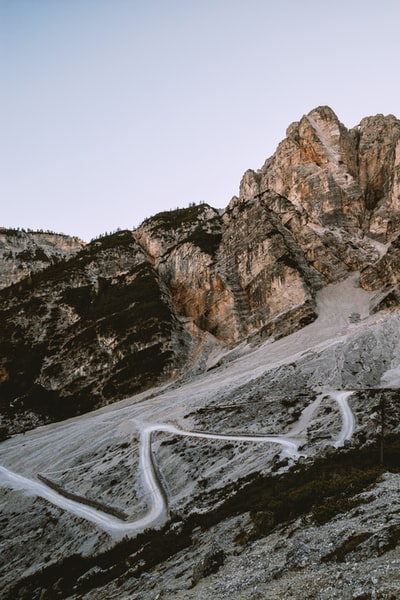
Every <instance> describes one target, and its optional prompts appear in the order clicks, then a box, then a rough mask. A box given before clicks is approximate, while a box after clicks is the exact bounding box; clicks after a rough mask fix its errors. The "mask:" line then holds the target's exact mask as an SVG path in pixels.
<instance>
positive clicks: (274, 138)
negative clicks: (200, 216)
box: [0, 0, 400, 240]
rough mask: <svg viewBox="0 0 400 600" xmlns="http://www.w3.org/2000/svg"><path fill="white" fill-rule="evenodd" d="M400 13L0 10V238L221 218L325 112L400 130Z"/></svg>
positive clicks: (264, 2) (290, 4) (348, 121)
mask: <svg viewBox="0 0 400 600" xmlns="http://www.w3.org/2000/svg"><path fill="white" fill-rule="evenodd" d="M399 23H400V2H398V0H381V1H380V2H377V1H371V0H346V1H345V0H336V1H334V0H330V1H325V0H319V1H317V0H302V1H301V0H279V1H277V0H274V1H270V0H201V1H200V0H198V1H195V0H163V1H161V0H0V56H1V59H0V78H1V79H0V81H1V86H2V90H1V100H0V103H1V112H0V165H1V167H0V169H1V173H0V195H1V218H0V225H2V226H15V227H16V226H20V227H30V228H33V229H34V228H43V229H52V230H55V231H62V232H65V233H69V234H72V235H78V236H80V237H81V238H83V239H86V240H88V239H90V238H91V237H93V236H95V235H97V234H99V233H102V232H104V231H111V230H114V229H116V228H117V227H121V228H125V227H127V228H132V227H133V226H137V225H139V223H140V222H141V221H142V220H143V219H144V218H145V217H147V216H150V215H152V214H155V213H156V212H158V211H161V210H167V209H169V208H175V207H177V206H179V207H184V206H187V205H188V204H189V203H190V202H196V203H197V202H200V201H205V202H208V203H210V204H211V205H213V206H216V207H224V206H226V205H227V203H228V202H229V200H230V199H231V197H232V196H233V195H234V194H237V192H238V186H239V182H240V179H241V177H242V174H243V173H244V171H245V170H246V169H247V168H254V169H257V168H259V167H260V166H261V165H262V164H263V163H264V161H265V159H266V158H267V157H268V156H270V155H271V154H273V152H274V150H275V148H276V146H277V144H278V143H279V142H280V141H281V140H282V139H283V138H284V136H285V130H286V128H287V126H288V125H289V124H290V123H291V122H292V121H295V120H298V119H299V118H301V116H302V115H303V114H305V113H307V112H309V111H310V110H311V109H313V108H315V107H316V106H319V105H321V104H328V105H329V106H331V108H333V110H334V111H335V112H336V114H337V115H338V117H339V118H340V120H341V121H342V122H343V123H344V124H345V125H346V126H348V127H352V126H354V125H356V124H358V123H359V121H360V120H361V119H362V118H363V117H364V116H367V115H372V114H376V113H383V114H388V113H392V114H395V115H396V116H397V117H400V78H399V64H398V61H399V56H400V36H399V33H398V31H399Z"/></svg>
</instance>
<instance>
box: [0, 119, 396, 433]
mask: <svg viewBox="0 0 400 600" xmlns="http://www.w3.org/2000/svg"><path fill="white" fill-rule="evenodd" d="M399 140H400V122H399V121H398V120H397V119H396V118H395V117H393V116H391V115H389V116H386V117H384V116H383V115H377V116H375V117H367V118H365V119H363V120H362V121H361V123H360V124H359V125H358V126H357V127H355V128H353V129H350V130H348V129H347V128H346V127H345V126H344V125H343V124H342V123H340V121H339V120H338V118H337V117H336V115H335V114H334V113H333V111H332V110H331V109H330V108H328V107H319V108H316V109H315V110H313V111H311V112H310V113H309V114H307V115H305V116H303V117H302V118H301V119H300V121H299V122H296V123H293V124H292V125H290V127H289V128H288V130H287V137H286V139H285V140H284V141H283V142H282V143H281V144H280V145H279V146H278V148H277V150H276V152H275V154H274V155H273V156H272V157H271V158H269V159H268V160H267V161H266V162H265V164H264V165H263V166H262V167H261V169H259V170H258V171H253V170H248V171H247V172H246V173H245V174H244V176H243V179H242V182H241V185H240V194H239V197H234V198H233V199H232V200H231V202H230V203H229V205H228V207H227V208H226V209H225V210H223V211H222V210H216V209H214V208H212V207H211V206H209V205H207V204H201V205H199V206H195V205H192V206H190V207H189V208H186V209H177V210H174V211H168V212H164V213H160V214H158V215H156V216H154V217H152V218H149V219H147V220H146V221H144V223H143V224H142V225H141V226H140V227H139V228H138V229H137V230H136V231H134V232H119V233H117V234H114V235H110V236H108V237H105V238H102V239H101V240H97V241H94V242H92V243H91V244H89V245H88V246H87V247H85V248H83V249H82V244H81V243H80V242H79V240H76V239H75V238H67V237H66V236H51V234H31V233H30V234H25V233H22V232H9V231H5V230H1V231H0V244H2V245H0V284H1V285H3V286H6V287H4V289H3V290H2V291H0V416H1V414H3V415H9V418H11V417H12V415H15V414H17V413H18V414H19V415H24V418H25V419H27V420H28V421H29V419H31V421H30V422H31V423H32V422H33V421H32V419H33V418H34V417H35V418H36V417H37V416H38V415H39V416H40V415H42V417H40V418H50V419H54V418H60V416H65V415H69V414H76V412H79V411H83V410H89V409H90V408H92V407H94V406H100V405H102V404H105V403H107V402H111V401H112V400H115V399H117V398H121V397H123V396H127V395H129V394H130V393H132V392H134V391H137V390H139V389H143V388H145V387H146V386H150V385H154V383H155V382H158V381H166V380H170V379H173V378H176V377H178V376H180V375H181V374H184V373H187V372H188V371H190V369H191V368H206V367H207V366H210V364H212V362H211V359H210V360H209V359H208V357H209V356H210V353H212V352H213V350H215V349H216V348H220V346H221V345H225V346H227V345H228V346H229V347H232V346H234V345H235V344H237V343H238V342H241V341H251V342H253V343H255V342H257V341H259V340H262V339H265V338H267V337H273V338H278V337H282V336H284V335H287V334H288V333H291V332H293V331H295V330H296V329H298V328H300V327H302V326H304V325H305V324H306V323H309V322H310V321H312V320H313V319H314V318H315V317H316V307H315V294H316V291H317V290H318V289H320V288H321V287H322V286H324V285H325V284H326V283H328V282H333V281H337V280H340V279H343V278H345V277H347V276H348V274H349V273H350V272H353V271H360V272H361V276H360V282H361V285H362V286H363V287H365V288H366V289H369V290H374V291H375V292H376V296H375V300H374V303H373V306H372V307H371V308H372V309H374V310H379V309H380V308H383V307H388V306H393V305H395V306H397V305H398V304H399V303H400V276H399V275H398V273H399V272H400V250H399V248H400V243H399V239H400V141H399ZM1 255H2V256H3V258H1ZM48 264H52V266H50V267H48V268H47V269H44V270H40V269H43V267H45V266H47V265H48ZM21 275H28V277H25V279H24V278H21ZM13 282H16V283H15V284H14V285H10V283H13ZM196 365H197V366H196ZM28 413H29V414H30V415H31V416H30V417H29V418H28V416H27V414H28ZM32 415H33V416H32ZM43 415H44V416H43ZM4 418H5V417H4ZM7 418H8V417H7ZM21 418H22V417H21Z"/></svg>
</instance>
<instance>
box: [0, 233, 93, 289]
mask: <svg viewBox="0 0 400 600" xmlns="http://www.w3.org/2000/svg"><path fill="white" fill-rule="evenodd" d="M84 245H85V244H84V242H82V241H81V240H79V238H77V237H70V236H68V235H63V234H57V233H46V232H39V231H24V230H17V229H4V228H0V289H1V288H4V287H6V286H8V285H12V284H13V283H15V282H16V281H19V280H20V279H23V278H24V277H27V276H28V275H29V274H30V273H31V272H35V271H40V270H41V269H44V268H46V267H48V266H49V265H51V264H54V263H56V262H58V261H60V260H63V259H65V258H70V257H72V256H74V255H75V254H76V253H77V252H79V251H80V250H82V248H83V247H84Z"/></svg>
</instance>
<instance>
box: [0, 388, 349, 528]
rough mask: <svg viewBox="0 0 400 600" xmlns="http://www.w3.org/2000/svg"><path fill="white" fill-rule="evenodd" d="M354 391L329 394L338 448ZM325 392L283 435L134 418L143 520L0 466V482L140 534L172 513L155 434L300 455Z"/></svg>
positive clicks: (100, 523)
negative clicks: (145, 502)
mask: <svg viewBox="0 0 400 600" xmlns="http://www.w3.org/2000/svg"><path fill="white" fill-rule="evenodd" d="M351 394H352V392H343V391H332V392H330V393H329V394H325V396H326V395H329V396H330V397H331V398H333V399H334V400H335V401H336V402H337V404H338V406H339V410H340V413H341V415H342V429H341V431H340V434H339V436H338V438H337V440H336V441H335V442H334V443H333V445H334V446H335V447H336V448H338V447H339V446H342V445H343V443H344V442H345V441H346V440H349V439H350V438H351V436H352V434H353V430H354V425H355V421H354V416H353V413H352V411H351V408H350V406H349V404H348V398H349V396H350V395H351ZM322 398H323V395H321V396H319V397H318V398H317V399H316V400H315V401H314V402H313V403H311V404H310V405H309V406H308V407H307V408H306V409H305V410H304V411H303V413H302V415H301V416H300V419H299V420H298V422H297V423H296V424H295V425H294V426H293V427H292V429H291V431H290V432H289V433H287V434H286V435H282V436H264V435H260V436H257V435H225V434H221V433H205V432H198V431H186V430H183V429H179V428H178V427H175V426H173V425H168V424H165V423H155V424H151V425H149V424H145V423H140V422H137V421H136V420H132V421H133V422H134V423H135V425H136V426H137V427H138V428H139V430H140V461H139V470H140V472H141V473H142V474H143V479H144V484H145V487H146V489H147V493H148V496H149V505H150V509H149V511H148V512H147V513H146V514H145V515H144V516H143V517H142V518H140V519H138V520H136V521H133V522H126V521H123V520H122V519H118V518H117V517H116V516H113V515H110V514H108V513H105V512H103V511H101V510H99V509H98V508H94V507H93V506H89V505H87V504H85V502H84V501H77V500H73V499H70V498H66V497H65V496H63V495H62V494H61V493H59V492H57V491H55V490H53V489H52V488H50V487H49V486H47V485H46V484H45V483H42V482H39V481H37V480H35V479H30V478H27V477H24V476H22V475H19V474H17V473H15V472H13V471H11V470H9V469H6V468H5V467H0V485H4V486H7V487H11V488H14V489H21V490H25V491H26V492H28V493H29V494H33V495H36V496H40V497H42V498H45V499H46V500H48V501H49V502H51V503H52V504H55V505H56V506H59V507H60V508H62V509H63V510H66V511H69V512H71V513H73V514H75V515H77V516H79V517H82V518H83V519H86V520H88V521H90V522H92V523H94V524H96V525H97V526H99V527H100V528H102V529H103V530H105V531H107V532H108V533H109V534H110V535H113V536H115V537H121V536H123V535H126V534H132V533H139V532H140V531H143V530H144V529H145V528H146V527H149V526H158V525H162V524H163V523H164V522H165V519H166V517H167V514H168V503H167V500H166V495H165V492H164V489H163V487H162V484H161V482H160V481H159V478H158V475H157V471H156V466H155V464H154V458H153V453H152V434H153V433H155V432H160V431H162V432H166V433H171V434H173V435H178V436H184V437H193V438H200V439H208V440H227V441H234V442H248V443H256V444H278V445H280V446H282V447H283V448H284V451H285V453H286V454H287V455H289V456H293V457H298V456H299V452H298V448H299V445H300V444H301V443H302V442H303V441H304V440H305V435H303V436H302V435H301V434H302V433H303V434H304V432H305V431H306V429H307V425H308V423H309V422H310V420H311V418H312V415H313V413H314V412H315V411H316V410H317V409H318V407H319V405H320V403H321V401H322Z"/></svg>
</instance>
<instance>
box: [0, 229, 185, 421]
mask: <svg viewBox="0 0 400 600" xmlns="http://www.w3.org/2000/svg"><path fill="white" fill-rule="evenodd" d="M188 343H189V336H188V335H187V334H186V333H185V332H184V330H183V329H182V326H181V325H180V323H179V321H178V320H177V319H176V317H175V315H174V312H173V309H172V304H171V302H170V298H169V295H168V292H167V290H166V289H165V287H164V286H163V285H162V283H161V282H160V280H159V277H158V275H157V273H156V272H155V270H154V269H153V267H152V265H151V263H150V262H149V261H148V259H147V257H146V255H145V254H144V252H143V251H142V250H141V249H140V248H139V246H138V245H137V243H136V242H135V240H134V238H133V235H132V233H131V232H128V231H123V232H119V233H116V234H113V235H111V236H108V237H105V238H103V239H101V240H97V241H95V242H92V243H91V244H90V245H89V246H88V247H87V248H85V249H84V250H82V251H81V252H80V253H79V254H78V255H77V256H75V257H74V258H72V259H70V260H69V261H62V262H61V263H58V264H57V265H54V266H52V267H50V268H48V269H45V270H44V271H41V272H39V273H37V274H35V275H33V276H31V277H29V278H27V279H25V280H23V281H22V282H20V283H18V284H16V285H14V286H12V287H9V288H6V289H4V290H3V291H1V292H0V361H1V362H0V364H1V370H0V403H1V404H0V406H1V413H2V414H3V415H6V416H7V417H8V418H12V417H15V416H18V417H19V418H18V421H19V422H20V426H21V427H29V426H32V425H34V424H35V423H38V422H43V421H47V420H59V419H63V418H66V417H69V416H73V415H76V414H79V413H81V412H86V411H88V410H91V409H93V408H95V407H98V406H101V405H104V404H106V403H108V402H111V401H114V400H116V399H118V398H122V397H125V396H128V395H129V394H131V393H133V392H136V391H138V390H140V389H144V388H146V387H149V386H151V385H154V384H155V383H156V382H157V381H160V380H165V379H166V378H168V377H170V376H171V375H172V373H173V371H174V369H175V368H176V367H177V366H178V365H180V364H181V362H182V361H184V359H185V354H186V353H185V349H186V347H187V344H188ZM15 422H16V420H15ZM14 426H15V427H16V425H14Z"/></svg>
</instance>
